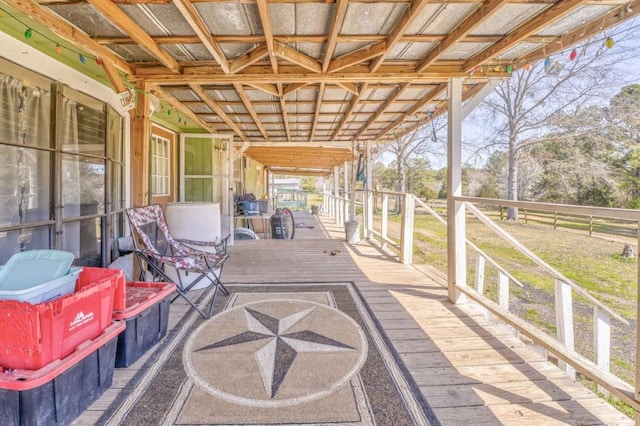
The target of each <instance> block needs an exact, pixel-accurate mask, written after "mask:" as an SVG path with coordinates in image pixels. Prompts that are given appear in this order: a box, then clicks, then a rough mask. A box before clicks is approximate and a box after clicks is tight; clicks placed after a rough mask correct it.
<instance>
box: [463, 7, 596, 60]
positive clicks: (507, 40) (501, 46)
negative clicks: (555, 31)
mask: <svg viewBox="0 0 640 426" xmlns="http://www.w3.org/2000/svg"><path fill="white" fill-rule="evenodd" d="M587 1H588V0H559V1H558V2H557V3H555V4H553V5H552V6H551V7H548V8H547V9H545V10H543V11H542V12H540V14H538V15H537V16H536V17H535V18H534V19H531V20H529V21H527V22H525V23H524V24H522V25H520V26H519V27H518V28H516V29H515V30H513V31H512V32H511V33H509V34H508V35H506V36H504V37H503V38H502V39H501V40H500V41H499V42H497V43H495V44H493V45H491V46H490V47H489V48H487V49H485V50H483V51H482V52H480V53H478V54H477V55H475V56H474V57H472V58H470V59H468V60H467V61H466V62H465V63H464V64H463V65H462V71H463V72H469V71H471V70H472V69H473V67H475V66H477V65H480V64H482V63H483V62H485V61H488V60H490V59H493V58H494V57H496V56H498V55H500V54H501V53H502V52H504V51H506V50H508V49H510V48H511V47H513V45H515V44H516V43H518V42H520V41H522V40H524V39H525V38H527V37H529V36H530V35H531V34H533V33H535V32H536V31H539V30H540V29H541V28H544V27H546V26H548V25H549V24H551V23H552V22H555V21H557V20H558V19H560V18H562V17H564V16H566V15H567V14H569V13H571V12H572V11H574V10H575V9H576V8H578V7H580V6H582V5H583V4H585V3H587Z"/></svg>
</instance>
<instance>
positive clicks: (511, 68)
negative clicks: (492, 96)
mask: <svg viewBox="0 0 640 426" xmlns="http://www.w3.org/2000/svg"><path fill="white" fill-rule="evenodd" d="M507 72H508V73H509V74H511V73H512V72H513V65H511V64H509V65H507Z"/></svg>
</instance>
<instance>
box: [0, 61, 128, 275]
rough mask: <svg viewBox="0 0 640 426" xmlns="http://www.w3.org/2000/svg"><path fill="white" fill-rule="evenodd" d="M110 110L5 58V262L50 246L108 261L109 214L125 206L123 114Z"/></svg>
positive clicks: (1, 216)
mask: <svg viewBox="0 0 640 426" xmlns="http://www.w3.org/2000/svg"><path fill="white" fill-rule="evenodd" d="M59 95H61V96H60V97H59V99H60V103H59V106H58V108H57V110H56V109H55V108H53V106H52V102H51V99H55V98H57V97H58V96H59ZM107 111H108V109H107V106H106V104H105V103H104V102H101V101H98V100H96V99H94V98H92V97H90V96H87V95H85V94H82V93H80V92H78V91H75V90H73V89H70V88H69V87H66V86H63V85H61V84H57V83H55V82H54V81H52V80H50V79H48V78H46V77H43V76H41V75H39V74H36V73H34V72H31V71H29V70H27V69H24V68H22V67H20V66H18V65H16V64H13V63H11V62H9V61H6V60H4V59H1V58H0V264H4V263H5V262H6V261H7V260H8V259H9V257H11V255H13V254H14V253H16V252H18V251H22V250H30V249H46V248H61V249H63V250H68V251H71V252H73V253H74V255H75V256H76V261H75V263H77V264H84V265H99V264H103V263H105V261H106V260H107V259H106V258H105V256H104V253H105V251H106V250H105V249H104V244H103V241H104V238H103V234H104V233H105V232H106V231H105V229H103V228H104V227H105V224H110V223H112V222H113V220H111V221H108V220H106V215H107V214H108V213H109V212H114V211H117V210H121V209H122V208H123V207H124V206H123V202H124V201H123V196H122V194H123V193H124V190H123V184H124V164H123V160H122V158H121V157H122V152H123V143H124V138H123V137H122V128H123V120H122V118H121V117H120V116H118V115H117V114H112V115H114V117H111V116H110V115H108V114H107ZM109 112H110V113H111V110H109ZM116 127H117V128H116ZM52 135H55V138H52V137H51V136H52ZM114 145H118V146H114ZM114 185H116V186H119V188H115V189H114V188H113V186H114ZM107 188H109V191H108V190H107ZM107 193H108V194H109V198H111V197H113V198H117V200H115V203H113V204H109V203H107ZM53 206H60V208H57V209H54V208H53ZM109 226H110V225H109ZM120 228H122V227H120Z"/></svg>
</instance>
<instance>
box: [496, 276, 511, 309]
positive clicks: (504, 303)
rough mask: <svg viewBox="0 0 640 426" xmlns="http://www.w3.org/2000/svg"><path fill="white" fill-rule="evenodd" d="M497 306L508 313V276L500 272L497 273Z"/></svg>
mask: <svg viewBox="0 0 640 426" xmlns="http://www.w3.org/2000/svg"><path fill="white" fill-rule="evenodd" d="M498 305H500V307H501V308H502V309H504V310H506V311H509V276H507V274H505V273H504V272H502V271H498Z"/></svg>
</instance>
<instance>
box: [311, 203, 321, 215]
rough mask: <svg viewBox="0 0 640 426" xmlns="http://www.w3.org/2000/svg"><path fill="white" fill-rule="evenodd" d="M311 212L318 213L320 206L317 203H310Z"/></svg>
mask: <svg viewBox="0 0 640 426" xmlns="http://www.w3.org/2000/svg"><path fill="white" fill-rule="evenodd" d="M311 214H315V215H318V214H320V206H319V205H317V204H312V205H311Z"/></svg>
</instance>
